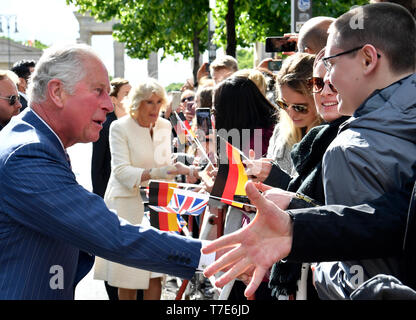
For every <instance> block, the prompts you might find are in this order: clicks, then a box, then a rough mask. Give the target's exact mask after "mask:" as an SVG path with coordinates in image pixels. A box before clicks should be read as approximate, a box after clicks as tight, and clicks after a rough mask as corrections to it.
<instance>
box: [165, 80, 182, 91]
mask: <svg viewBox="0 0 416 320" xmlns="http://www.w3.org/2000/svg"><path fill="white" fill-rule="evenodd" d="M182 86H183V83H180V82H173V83H170V84H169V85H168V86H166V87H165V90H166V92H170V91H180V90H181V88H182Z"/></svg>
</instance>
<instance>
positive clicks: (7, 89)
mask: <svg viewBox="0 0 416 320" xmlns="http://www.w3.org/2000/svg"><path fill="white" fill-rule="evenodd" d="M0 96H1V98H0V123H1V124H2V125H3V126H4V125H6V124H7V123H8V122H9V121H10V119H11V118H12V117H13V116H15V115H17V114H18V113H19V112H20V108H21V107H22V105H21V104H20V101H19V95H18V93H17V88H16V85H15V84H14V83H13V81H12V80H10V79H9V78H4V79H3V80H0ZM11 96H16V97H17V98H15V103H14V104H13V105H10V103H9V98H10V97H11Z"/></svg>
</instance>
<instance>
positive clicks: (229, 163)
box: [211, 141, 248, 208]
mask: <svg viewBox="0 0 416 320" xmlns="http://www.w3.org/2000/svg"><path fill="white" fill-rule="evenodd" d="M224 143H225V146H224ZM219 160H220V161H219V165H218V173H217V177H216V178H215V181H214V185H213V187H212V191H211V195H212V196H215V197H219V198H223V200H221V201H222V202H224V203H226V204H229V205H232V206H235V207H238V208H242V207H243V204H241V203H236V202H234V201H232V200H234V196H246V190H245V188H244V187H245V184H246V182H247V181H248V178H247V175H246V172H245V170H244V165H243V162H242V161H241V154H240V152H239V150H238V149H237V148H235V147H233V146H232V145H231V144H230V143H228V142H226V141H223V143H221V144H220V152H219ZM224 199H227V200H224Z"/></svg>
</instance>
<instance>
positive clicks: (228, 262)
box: [202, 182, 292, 297]
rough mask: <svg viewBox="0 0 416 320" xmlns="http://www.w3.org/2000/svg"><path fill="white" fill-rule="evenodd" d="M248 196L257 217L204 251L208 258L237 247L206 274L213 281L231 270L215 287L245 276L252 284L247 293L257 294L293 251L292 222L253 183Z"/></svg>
mask: <svg viewBox="0 0 416 320" xmlns="http://www.w3.org/2000/svg"><path fill="white" fill-rule="evenodd" d="M246 193H247V196H248V198H249V199H250V201H251V203H252V204H253V205H255V206H256V208H257V214H256V216H255V218H254V219H253V221H252V222H251V223H250V224H249V225H247V226H246V227H244V228H242V229H239V230H237V231H235V232H234V233H231V234H229V235H227V236H223V237H221V238H219V239H217V240H214V241H212V242H211V243H210V244H208V245H207V246H205V247H203V248H202V252H203V253H204V254H208V253H211V252H216V251H218V250H221V249H225V248H229V247H234V248H233V249H232V250H231V251H229V252H227V253H226V254H224V255H223V256H221V258H220V259H218V260H217V261H215V262H214V263H213V264H211V265H210V266H209V267H207V268H206V269H205V270H204V275H205V276H206V277H210V276H212V275H214V274H215V273H217V272H218V271H221V270H228V271H227V272H226V273H225V274H223V275H222V276H221V277H220V278H219V279H218V280H217V281H216V282H215V285H216V286H218V287H223V286H224V285H226V284H227V283H228V282H230V281H231V280H233V279H235V278H237V277H238V276H242V277H243V278H245V279H246V281H245V282H248V281H249V284H248V286H247V288H246V290H245V292H244V294H245V296H246V297H249V296H251V295H253V294H254V292H255V291H256V289H257V288H258V286H259V285H260V283H261V281H262V280H263V277H264V275H265V274H266V272H267V271H268V270H269V269H270V267H271V266H272V265H273V264H274V263H275V262H277V261H279V260H281V259H283V258H285V257H286V256H287V255H288V254H289V252H290V250H291V247H292V222H291V219H290V217H289V215H288V214H287V213H286V212H284V211H282V210H281V209H279V207H277V206H276V205H275V204H274V203H273V202H271V201H269V200H267V199H266V198H265V197H263V196H262V195H261V194H260V193H259V191H257V189H256V186H255V184H254V183H253V182H248V183H247V184H246Z"/></svg>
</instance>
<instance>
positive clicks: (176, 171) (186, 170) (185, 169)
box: [149, 162, 198, 180]
mask: <svg viewBox="0 0 416 320" xmlns="http://www.w3.org/2000/svg"><path fill="white" fill-rule="evenodd" d="M149 175H150V178H151V179H154V180H155V179H173V178H174V177H175V176H177V175H187V176H191V177H194V178H198V170H197V168H196V167H195V166H186V165H184V164H183V163H181V162H176V163H175V164H174V165H169V166H165V167H160V168H152V169H151V170H150V172H149Z"/></svg>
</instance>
